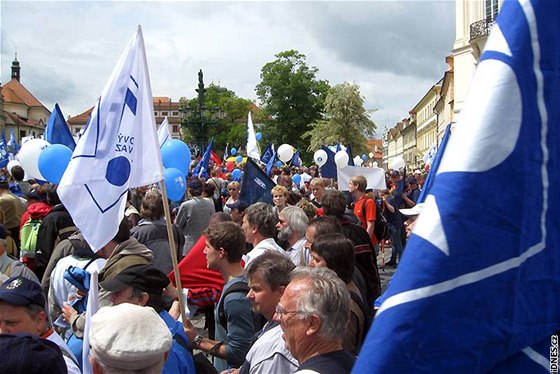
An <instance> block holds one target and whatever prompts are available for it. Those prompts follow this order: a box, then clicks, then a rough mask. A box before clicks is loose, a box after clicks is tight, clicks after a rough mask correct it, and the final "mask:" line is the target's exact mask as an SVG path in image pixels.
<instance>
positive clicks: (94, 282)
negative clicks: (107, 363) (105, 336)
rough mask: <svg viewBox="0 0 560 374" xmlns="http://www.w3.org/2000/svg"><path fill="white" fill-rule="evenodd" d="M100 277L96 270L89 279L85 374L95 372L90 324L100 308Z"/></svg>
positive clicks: (83, 344)
mask: <svg viewBox="0 0 560 374" xmlns="http://www.w3.org/2000/svg"><path fill="white" fill-rule="evenodd" d="M98 277H99V274H98V273H97V271H95V272H93V273H92V274H91V278H90V280H89V291H88V300H87V305H86V308H87V309H86V324H85V327H84V340H83V343H82V352H83V353H82V368H83V372H84V374H90V373H93V370H92V368H91V364H90V362H89V351H90V346H89V325H90V322H91V317H92V316H93V315H94V314H95V313H97V311H98V310H99V286H98V284H99V283H98Z"/></svg>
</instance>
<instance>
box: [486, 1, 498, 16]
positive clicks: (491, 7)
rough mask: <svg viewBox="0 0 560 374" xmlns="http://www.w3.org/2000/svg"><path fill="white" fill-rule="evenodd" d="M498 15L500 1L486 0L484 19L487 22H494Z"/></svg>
mask: <svg viewBox="0 0 560 374" xmlns="http://www.w3.org/2000/svg"><path fill="white" fill-rule="evenodd" d="M497 15H498V0H484V17H485V18H486V20H487V21H494V20H495V19H496V16H497Z"/></svg>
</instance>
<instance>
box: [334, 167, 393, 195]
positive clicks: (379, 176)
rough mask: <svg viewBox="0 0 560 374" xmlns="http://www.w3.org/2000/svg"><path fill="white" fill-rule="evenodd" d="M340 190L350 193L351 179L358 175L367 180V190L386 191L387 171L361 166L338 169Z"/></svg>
mask: <svg viewBox="0 0 560 374" xmlns="http://www.w3.org/2000/svg"><path fill="white" fill-rule="evenodd" d="M336 171H337V174H338V190H339V191H348V183H350V179H351V178H352V177H355V176H356V175H363V176H364V177H365V178H366V180H367V188H368V189H370V188H371V189H372V190H385V189H387V183H386V182H385V170H383V169H381V168H365V167H361V166H346V167H345V168H344V169H340V168H337V169H336Z"/></svg>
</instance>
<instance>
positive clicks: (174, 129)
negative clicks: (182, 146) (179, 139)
mask: <svg viewBox="0 0 560 374" xmlns="http://www.w3.org/2000/svg"><path fill="white" fill-rule="evenodd" d="M178 132H179V126H177V125H173V133H174V134H175V133H178Z"/></svg>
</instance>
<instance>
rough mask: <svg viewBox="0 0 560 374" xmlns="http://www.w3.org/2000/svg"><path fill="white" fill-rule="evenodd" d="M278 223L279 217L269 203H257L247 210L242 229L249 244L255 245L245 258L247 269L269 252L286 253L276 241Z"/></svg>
mask: <svg viewBox="0 0 560 374" xmlns="http://www.w3.org/2000/svg"><path fill="white" fill-rule="evenodd" d="M277 223H278V216H277V215H276V212H275V211H274V210H273V209H272V206H271V205H269V204H267V203H256V204H253V205H251V206H250V207H248V208H247V209H245V216H243V224H242V225H241V228H242V229H243V232H244V233H245V237H246V240H247V243H249V244H252V245H253V249H252V250H251V251H250V252H249V253H247V254H246V255H245V256H243V260H244V261H245V267H246V266H247V265H249V263H250V262H251V261H252V260H254V259H255V258H256V257H258V256H260V255H262V254H263V253H264V252H265V251H267V250H272V251H278V252H281V253H285V252H284V250H283V249H282V247H280V246H279V245H278V244H276V242H275V241H274V236H275V235H276V224H277Z"/></svg>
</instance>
